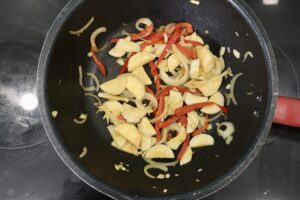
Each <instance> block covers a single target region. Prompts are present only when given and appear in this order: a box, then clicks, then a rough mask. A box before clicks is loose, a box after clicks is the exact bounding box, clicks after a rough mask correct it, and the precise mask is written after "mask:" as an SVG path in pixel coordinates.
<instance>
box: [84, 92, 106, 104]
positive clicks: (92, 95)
mask: <svg viewBox="0 0 300 200" xmlns="http://www.w3.org/2000/svg"><path fill="white" fill-rule="evenodd" d="M84 95H85V96H90V97H93V98H94V99H95V100H96V101H97V102H95V103H94V105H95V106H100V105H101V104H102V102H101V100H100V99H99V97H97V96H96V95H94V94H92V93H85V94H84Z"/></svg>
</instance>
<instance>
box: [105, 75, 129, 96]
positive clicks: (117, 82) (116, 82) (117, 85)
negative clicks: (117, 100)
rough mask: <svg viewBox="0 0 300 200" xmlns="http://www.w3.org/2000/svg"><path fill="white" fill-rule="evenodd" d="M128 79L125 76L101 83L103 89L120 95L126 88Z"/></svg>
mask: <svg viewBox="0 0 300 200" xmlns="http://www.w3.org/2000/svg"><path fill="white" fill-rule="evenodd" d="M126 83H127V80H126V78H124V77H123V76H119V77H117V78H115V79H112V80H110V81H107V82H105V83H103V84H101V85H100V88H101V90H103V91H104V92H106V93H108V94H111V95H119V94H121V93H122V92H124V90H125V89H126Z"/></svg>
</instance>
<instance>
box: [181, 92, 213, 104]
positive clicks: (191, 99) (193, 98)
mask: <svg viewBox="0 0 300 200" xmlns="http://www.w3.org/2000/svg"><path fill="white" fill-rule="evenodd" d="M207 101H208V98H207V97H201V96H198V95H194V94H191V93H186V95H185V98H184V102H185V103H186V104H187V105H191V104H195V103H204V102H207Z"/></svg>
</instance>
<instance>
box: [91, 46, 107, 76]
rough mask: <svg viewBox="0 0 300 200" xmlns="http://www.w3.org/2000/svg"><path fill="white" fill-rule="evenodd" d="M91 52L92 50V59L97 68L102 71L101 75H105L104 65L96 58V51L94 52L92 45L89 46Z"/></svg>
mask: <svg viewBox="0 0 300 200" xmlns="http://www.w3.org/2000/svg"><path fill="white" fill-rule="evenodd" d="M91 52H92V57H93V60H94V62H95V63H96V65H97V66H98V69H99V70H100V72H101V73H102V75H103V76H106V68H105V65H104V64H103V63H102V62H101V61H100V60H99V59H98V58H97V56H96V53H95V51H94V49H93V47H91Z"/></svg>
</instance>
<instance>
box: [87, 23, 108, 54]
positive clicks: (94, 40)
mask: <svg viewBox="0 0 300 200" xmlns="http://www.w3.org/2000/svg"><path fill="white" fill-rule="evenodd" d="M106 31H107V29H106V28H105V27H100V28H98V29H96V30H95V31H94V32H93V33H92V35H91V38H90V42H91V45H92V48H93V49H94V51H95V52H99V51H101V50H102V49H103V48H101V49H99V48H98V47H97V45H96V37H97V36H98V35H100V34H101V33H105V32H106Z"/></svg>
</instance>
